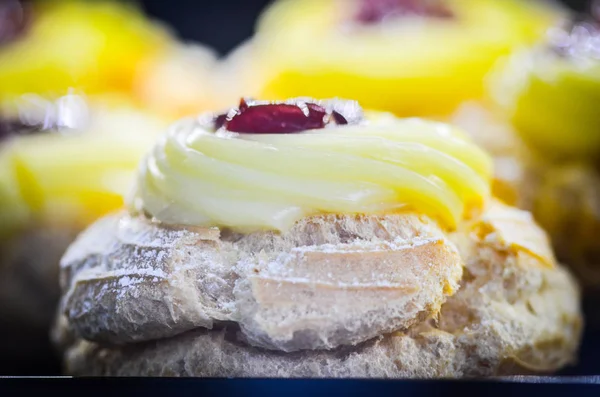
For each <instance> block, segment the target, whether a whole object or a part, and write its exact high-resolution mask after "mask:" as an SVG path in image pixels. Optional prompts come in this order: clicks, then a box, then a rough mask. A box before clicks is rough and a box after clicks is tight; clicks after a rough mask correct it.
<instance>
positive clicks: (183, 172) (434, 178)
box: [131, 114, 491, 232]
mask: <svg viewBox="0 0 600 397" xmlns="http://www.w3.org/2000/svg"><path fill="white" fill-rule="evenodd" d="M490 176H491V159H490V157H489V156H488V155H487V153H485V152H484V151H483V150H482V149H480V148H479V147H477V146H476V145H475V144H474V143H472V142H471V141H469V139H468V138H467V137H466V135H465V134H463V133H462V132H461V131H460V130H457V129H456V128H454V127H452V126H450V125H447V124H442V123H438V122H433V121H425V120H422V119H417V118H407V119H398V118H395V117H393V116H391V115H388V114H377V117H371V118H369V117H368V118H367V119H366V120H365V121H364V122H361V123H359V124H356V125H338V126H333V127H329V128H324V129H318V130H307V131H303V132H300V133H293V134H247V133H243V134H238V133H232V132H224V131H223V130H217V131H214V130H213V129H212V128H211V126H210V125H209V124H208V123H203V122H202V120H201V119H198V118H196V119H194V118H189V119H183V120H180V121H179V122H177V123H175V124H173V125H172V126H171V128H170V129H169V130H168V131H167V132H166V133H165V134H164V135H163V136H162V137H161V138H160V139H159V141H158V142H157V144H156V145H155V147H154V148H153V150H152V151H151V152H150V153H149V154H148V156H146V158H145V159H144V160H143V162H142V163H141V166H140V169H139V175H138V183H137V186H136V189H135V191H134V196H133V198H134V200H133V201H132V202H131V204H132V209H133V210H134V211H139V212H144V213H146V214H147V215H148V216H151V217H153V218H154V219H156V220H157V221H160V222H163V223H167V224H182V225H194V226H204V227H212V226H217V227H226V228H231V229H234V230H237V231H241V232H252V231H257V230H278V231H285V230H288V229H289V228H290V227H291V226H292V225H293V224H294V223H295V222H296V221H298V220H299V219H301V218H303V217H306V216H310V215H316V214H323V213H336V214H342V213H343V214H383V213H390V212H398V211H416V212H419V213H423V214H425V215H429V216H431V217H433V218H435V219H437V220H438V221H440V222H441V224H442V225H444V226H445V227H447V228H450V229H452V228H454V227H455V226H456V225H457V224H458V223H459V222H460V221H461V220H462V219H463V218H464V217H466V216H469V214H471V213H472V212H473V211H477V210H480V209H481V208H482V207H483V206H484V205H485V203H486V202H487V198H488V196H489V194H490Z"/></svg>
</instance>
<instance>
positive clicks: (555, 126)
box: [455, 13, 600, 294]
mask: <svg viewBox="0 0 600 397" xmlns="http://www.w3.org/2000/svg"><path fill="white" fill-rule="evenodd" d="M599 45H600V23H599V22H598V21H597V20H596V19H595V18H594V17H593V14H591V13H588V14H587V15H579V16H577V17H574V18H573V19H572V20H570V21H569V22H568V23H566V24H565V25H564V26H562V27H560V28H558V27H557V28H556V29H553V30H551V31H549V33H548V35H547V37H546V38H545V40H544V41H543V42H541V43H539V44H538V45H536V46H533V47H531V48H526V49H523V50H522V51H520V52H518V53H515V54H514V55H513V56H512V57H510V58H508V59H507V60H506V61H502V62H499V63H498V65H497V66H496V67H495V70H494V71H493V72H492V73H491V74H490V77H489V97H490V99H491V101H490V103H491V105H487V106H486V107H487V109H485V108H484V107H482V106H479V107H477V106H472V105H469V107H466V106H465V107H464V108H463V109H462V110H461V111H460V115H457V116H456V118H455V121H456V122H457V123H458V124H459V125H460V126H462V127H464V128H465V130H467V131H470V132H471V133H472V135H473V138H474V139H478V140H479V141H480V143H481V145H482V147H484V148H485V149H486V150H487V151H488V152H490V153H491V154H492V155H493V156H494V158H495V162H496V167H495V170H496V171H495V174H496V175H495V178H494V179H495V186H497V187H498V189H497V191H496V193H497V195H498V196H500V197H502V198H503V199H504V200H505V201H506V202H507V203H511V204H514V205H516V206H518V207H520V208H522V209H525V210H528V211H531V212H532V213H533V215H534V217H535V218H536V220H537V221H538V222H539V223H540V225H541V226H542V227H543V228H544V229H546V230H547V231H548V233H549V235H550V236H551V238H552V242H553V245H554V248H555V251H556V254H557V255H558V259H559V260H560V261H562V262H564V263H566V264H567V265H569V266H571V267H572V268H573V269H574V271H575V273H576V275H577V276H578V277H579V279H580V280H581V282H582V283H583V285H584V286H586V289H587V290H588V292H589V293H590V294H596V293H597V292H596V291H599V290H600V250H599V248H598V244H597V241H596V239H597V235H598V231H599V230H600V190H599V189H600V173H599V171H600V168H599V167H598V165H599V164H600V116H599V115H598V112H597V111H596V106H595V104H596V103H597V102H598V100H600V52H599V51H598V48H600V47H599ZM491 124H494V125H496V126H497V127H496V128H491V127H490V125H491ZM492 131H494V134H495V137H494V138H493V139H492V137H491V135H492ZM508 142H510V143H508Z"/></svg>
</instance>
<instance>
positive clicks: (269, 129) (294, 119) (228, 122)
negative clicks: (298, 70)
mask: <svg viewBox="0 0 600 397" xmlns="http://www.w3.org/2000/svg"><path fill="white" fill-rule="evenodd" d="M329 123H335V124H338V125H342V124H348V121H347V120H346V118H345V117H344V116H342V114H340V113H339V112H337V111H335V110H332V111H328V110H327V109H325V108H324V107H323V106H320V105H317V104H315V103H310V102H303V101H297V102H294V103H283V102H282V103H254V102H251V103H248V102H247V101H246V100H245V99H241V100H240V104H239V106H238V108H237V109H235V110H234V111H233V112H229V113H227V114H220V115H217V116H216V117H215V118H214V126H215V128H216V129H219V128H225V129H226V130H228V131H232V132H238V133H255V134H289V133H294V132H300V131H305V130H310V129H319V128H324V127H325V126H326V125H327V124H329Z"/></svg>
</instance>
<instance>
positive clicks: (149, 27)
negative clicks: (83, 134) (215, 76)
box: [0, 0, 216, 119]
mask: <svg viewBox="0 0 600 397" xmlns="http://www.w3.org/2000/svg"><path fill="white" fill-rule="evenodd" d="M12 4H18V3H16V2H12ZM13 7H15V8H16V7H17V6H16V5H15V6H13ZM27 10H28V11H29V12H28V13H27V15H29V19H28V21H29V22H28V24H27V25H26V26H27V29H24V28H22V29H20V30H18V32H21V33H20V34H19V35H18V36H17V39H12V40H11V41H10V42H8V43H7V44H5V45H3V46H2V47H0V100H2V104H4V103H9V104H10V103H11V102H13V101H15V100H18V99H19V98H20V97H21V96H22V95H29V94H36V95H41V96H43V97H57V96H63V95H66V94H68V93H69V92H70V91H71V90H76V91H77V92H78V93H84V94H85V95H86V96H88V97H94V96H101V97H106V96H111V97H114V98H120V99H119V101H120V102H129V104H128V106H135V107H138V108H139V109H141V110H144V111H148V112H151V113H153V114H154V115H155V116H160V117H164V118H167V119H176V118H178V117H182V116H185V115H186V114H187V112H188V110H189V109H190V108H193V109H194V110H196V109H206V110H208V109H211V108H212V103H211V97H212V96H211V92H212V83H211V76H212V73H213V70H214V68H215V63H216V56H215V54H214V51H213V50H212V49H210V48H208V47H207V46H205V45H202V44H199V43H183V42H181V41H180V40H178V39H177V37H176V35H175V34H174V32H173V31H171V29H170V28H169V27H168V26H166V25H164V24H161V23H159V22H158V21H156V20H152V19H150V18H148V17H146V15H144V14H143V13H142V11H141V10H140V9H139V8H137V7H135V6H134V5H132V4H127V3H124V2H119V1H115V0H99V1H84V0H47V1H46V0H45V1H39V2H35V3H33V4H32V5H30V7H29V8H27ZM15 30H16V29H15ZM15 35H16V33H15V34H14V35H13V36H15ZM11 37H12V36H11Z"/></svg>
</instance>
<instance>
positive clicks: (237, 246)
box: [61, 213, 463, 351]
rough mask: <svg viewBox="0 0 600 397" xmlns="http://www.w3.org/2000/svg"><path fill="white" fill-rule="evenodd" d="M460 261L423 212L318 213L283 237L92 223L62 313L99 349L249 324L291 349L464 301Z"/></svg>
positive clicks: (273, 344)
mask: <svg viewBox="0 0 600 397" xmlns="http://www.w3.org/2000/svg"><path fill="white" fill-rule="evenodd" d="M462 265H463V264H462V260H461V258H460V255H459V253H458V251H457V249H456V247H455V246H454V244H452V243H451V242H450V241H449V240H448V238H447V237H446V236H445V235H444V233H443V232H442V231H441V230H440V229H439V227H438V226H437V224H436V223H435V222H433V221H432V220H430V219H429V218H426V217H421V216H418V215H414V214H402V215H400V214H398V215H388V216H383V217H376V216H333V215H327V216H318V217H312V218H306V219H304V220H302V221H300V222H298V223H297V224H296V226H295V227H294V228H292V230H290V231H289V232H287V233H284V234H278V233H272V232H264V233H253V234H248V235H240V234H234V233H229V232H227V231H221V233H219V231H218V230H216V229H197V228H196V229H194V228H185V229H183V228H173V227H168V228H167V227H163V226H161V225H158V224H154V223H152V222H150V221H148V220H147V219H145V218H138V217H131V216H130V215H128V214H126V213H121V214H115V215H113V216H109V217H106V218H104V219H102V220H100V221H99V222H97V223H96V224H94V225H93V226H91V227H90V228H89V229H88V230H87V231H86V232H85V233H83V234H82V235H81V236H80V237H79V239H78V240H77V241H76V242H75V243H74V244H73V245H72V246H71V248H70V249H69V251H68V252H67V253H66V254H65V256H64V258H63V261H62V268H61V275H62V285H63V289H64V313H65V314H66V316H67V318H68V320H69V322H70V323H71V325H72V326H73V327H74V329H76V330H77V332H78V334H79V335H81V336H82V337H85V338H86V339H89V340H93V341H98V342H110V343H128V342H134V341H136V342H138V341H144V340H152V339H156V338H165V337H170V336H174V335H177V334H180V333H182V332H185V331H188V330H191V329H194V328H198V327H205V328H212V327H213V326H214V325H215V324H216V323H219V322H223V321H231V322H236V323H238V324H240V326H241V330H242V333H243V335H244V337H245V339H246V340H247V342H249V343H251V344H253V345H255V346H261V347H264V348H270V349H277V350H283V351H295V350H300V349H323V348H325V349H328V348H335V347H337V346H339V345H344V344H356V343H360V342H363V341H365V340H367V339H369V338H372V337H374V336H377V335H380V334H382V333H386V332H391V331H394V330H398V329H406V328H408V327H409V326H411V325H412V324H414V323H415V322H417V319H419V318H421V317H422V316H424V315H425V316H428V315H431V314H434V313H436V312H437V311H438V310H439V307H440V305H441V304H442V303H443V302H444V301H445V299H446V297H447V296H448V295H451V294H452V293H454V291H455V290H456V288H457V283H458V280H459V279H460V277H461V273H462Z"/></svg>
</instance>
